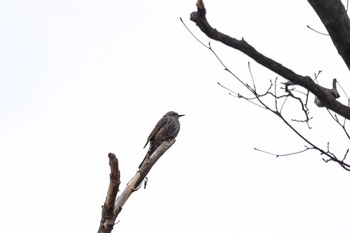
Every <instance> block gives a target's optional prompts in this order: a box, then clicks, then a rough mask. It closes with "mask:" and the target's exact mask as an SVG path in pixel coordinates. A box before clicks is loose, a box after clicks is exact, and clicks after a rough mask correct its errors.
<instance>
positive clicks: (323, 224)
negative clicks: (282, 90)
mask: <svg viewBox="0 0 350 233" xmlns="http://www.w3.org/2000/svg"><path fill="white" fill-rule="evenodd" d="M195 2H196V1H188V0H187V1H172V2H170V1H157V0H152V1H134V0H131V1H123V2H122V3H121V2H120V1H109V0H108V1H107V0H105V1H77V0H71V1H64V0H63V1H39V0H37V1H35V0H34V1H21V0H18V1H1V2H0V34H1V36H0V184H1V190H2V191H1V198H0V206H1V208H0V215H1V219H2V220H1V224H0V232H7V233H12V232H16V233H17V232H37V233H41V232H47V231H50V232H51V233H56V232H57V233H58V232H67V231H68V232H96V231H97V229H98V225H99V221H100V216H101V215H100V214H101V206H102V204H103V202H104V200H105V195H106V192H107V188H108V182H109V176H108V175H109V171H110V170H109V165H108V158H107V154H108V152H114V153H116V155H117V156H118V158H119V161H120V169H121V178H122V186H121V188H123V187H124V185H125V184H126V183H127V182H128V181H129V180H130V179H131V177H132V176H133V175H134V174H135V172H136V170H137V166H138V164H139V163H140V161H141V160H142V159H143V156H144V155H145V153H146V150H144V149H142V147H143V145H144V143H145V141H146V138H147V136H148V134H149V133H150V131H151V130H152V128H153V126H154V125H155V124H156V122H157V121H158V120H159V118H160V117H162V116H163V114H164V113H166V112H167V111H169V110H174V111H177V112H179V113H181V114H186V117H183V118H181V126H182V128H181V131H180V133H179V136H178V139H177V142H176V143H175V144H174V146H173V147H172V148H171V149H170V150H169V151H168V152H167V153H166V154H165V155H164V157H162V158H161V160H160V161H159V162H158V163H157V164H156V166H155V167H154V168H153V170H152V171H151V173H150V174H149V183H148V187H147V189H146V190H143V189H142V190H139V191H138V192H136V193H134V194H133V195H132V196H131V198H130V199H129V200H128V202H127V203H126V205H125V208H124V209H123V211H122V213H121V214H120V216H119V220H120V222H119V223H118V225H116V226H115V228H116V230H115V232H123V233H129V232H140V231H143V232H152V233H158V232H159V233H160V232H167V233H171V232H203V233H204V232H221V233H225V232H240V233H245V232H247V233H248V232H249V233H253V232H259V233H261V232H267V233H280V232H284V233H294V232H298V233H309V232H318V233H325V232H327V233H328V232H337V233H343V232H344V233H345V232H348V231H349V227H350V199H349V197H350V186H349V185H348V184H349V173H348V172H345V171H344V170H342V169H341V168H340V167H339V166H337V165H336V164H331V163H328V164H326V163H324V162H323V161H322V159H321V158H322V157H321V156H320V155H319V153H317V152H316V151H313V152H308V153H304V154H298V155H294V156H289V157H283V158H278V159H276V158H275V157H273V156H270V155H266V154H263V153H260V152H256V151H255V150H254V149H253V148H254V147H258V148H260V149H263V150H268V151H271V152H276V153H289V152H293V151H297V150H300V149H303V147H304V143H303V142H302V141H301V140H300V139H299V138H297V137H296V136H295V135H293V134H292V133H291V132H290V131H289V130H288V129H287V128H286V127H285V126H284V125H283V124H282V123H281V122H280V121H278V120H277V118H275V117H274V116H272V115H271V114H269V113H268V112H267V111H264V110H262V109H260V108H257V107H255V106H254V105H251V104H248V103H247V102H245V101H244V100H240V99H235V98H231V97H230V96H229V95H228V93H227V91H225V90H224V89H222V88H220V87H219V86H218V85H217V84H216V83H217V82H218V81H219V82H221V83H224V84H225V85H227V86H228V87H230V88H231V89H233V90H236V91H239V92H242V91H243V89H242V88H240V87H239V84H238V83H237V82H236V81H234V79H233V78H232V77H231V76H230V75H229V74H228V73H227V72H225V71H224V70H223V68H222V67H221V66H220V64H219V63H218V61H217V60H216V59H215V58H214V56H213V55H212V54H211V53H210V51H209V50H206V49H205V48H204V47H203V46H201V45H200V44H199V43H198V42H196V41H195V40H194V39H193V37H191V35H190V34H189V33H188V32H187V31H186V30H185V28H184V27H183V25H182V24H181V22H180V20H179V17H182V18H183V20H184V21H185V23H186V24H187V25H188V26H189V27H190V28H191V30H192V31H193V32H194V33H196V35H197V36H198V37H199V38H200V39H201V40H202V41H203V42H204V43H208V42H209V41H211V40H209V39H208V38H206V37H205V36H204V35H203V34H202V33H201V32H199V30H198V28H197V27H196V26H195V25H194V23H192V22H190V21H189V15H190V13H191V12H192V11H194V10H196V7H195ZM205 4H206V6H207V11H208V14H207V17H208V20H209V22H210V23H211V24H212V26H213V27H216V28H218V29H219V30H221V31H223V32H225V33H227V34H230V35H231V36H233V37H236V38H239V39H240V38H241V37H244V38H245V40H246V41H248V42H249V43H251V44H252V45H253V46H254V47H255V48H256V49H258V50H259V51H261V52H263V53H265V55H267V56H269V57H271V58H273V59H276V60H277V61H279V62H281V63H282V64H284V65H286V66H288V67H290V68H292V69H294V71H295V72H297V73H299V74H301V75H310V76H313V74H314V73H317V72H318V71H319V70H322V71H323V72H322V75H321V76H320V78H319V82H320V83H322V84H324V85H325V86H329V85H330V84H331V80H332V79H333V78H337V79H338V81H339V82H340V83H341V84H342V86H343V87H344V88H345V89H347V88H346V87H347V86H349V80H348V79H349V78H348V77H347V76H348V70H347V68H346V67H345V65H344V63H343V62H342V60H341V59H340V58H339V56H338V55H337V52H336V51H335V49H334V47H333V46H332V44H331V41H330V38H329V37H326V36H321V35H319V34H316V33H314V32H313V31H311V30H309V29H307V27H306V25H310V26H312V27H314V28H315V29H318V30H320V31H325V29H324V27H323V26H322V25H321V23H320V21H319V19H318V17H317V15H316V14H315V13H314V12H313V11H312V8H311V7H310V6H309V5H308V3H307V1H279V0H267V1H259V0H251V1H243V0H241V1H238V0H236V1H224V0H222V1H218V0H215V1H213V0H208V1H205ZM211 44H212V46H213V47H214V49H215V50H216V52H217V53H218V54H219V55H220V56H221V58H222V59H223V60H224V62H225V64H226V65H227V66H228V67H229V68H230V69H231V70H232V71H233V72H234V73H235V74H236V75H238V76H239V77H240V78H242V79H243V80H246V82H250V80H251V79H250V76H249V71H248V69H247V63H248V61H250V62H251V65H252V67H253V72H254V75H255V78H256V82H257V84H260V85H259V87H261V90H264V88H265V87H266V85H267V83H268V80H269V79H274V78H275V77H276V74H274V73H272V72H269V71H267V70H266V69H264V68H261V67H260V66H259V65H257V64H256V63H255V62H253V61H252V60H251V59H250V58H248V57H247V56H245V55H243V54H241V53H240V52H238V51H235V50H233V49H229V48H227V47H225V46H223V45H220V44H219V43H216V42H214V41H211ZM341 95H342V97H343V99H342V100H344V98H345V97H344V94H343V93H341ZM311 110H312V115H313V117H314V120H313V121H312V122H311V124H312V127H313V129H312V130H311V131H307V130H305V132H306V133H307V135H309V137H310V139H311V140H312V141H313V142H315V143H319V145H320V146H323V148H325V146H326V143H327V141H330V142H331V148H332V147H333V149H334V150H335V151H336V152H339V154H340V155H341V154H342V153H344V152H345V150H346V149H347V145H348V141H347V140H344V134H343V133H342V131H341V129H340V128H339V127H337V126H336V124H335V123H334V122H332V121H331V119H330V117H329V115H328V113H327V112H326V110H325V109H317V108H316V107H314V106H312V107H311ZM290 111H292V112H293V111H295V112H297V111H298V109H297V108H296V109H290ZM301 128H302V129H305V128H306V127H305V126H302V127H301Z"/></svg>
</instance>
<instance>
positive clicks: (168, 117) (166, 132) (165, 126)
mask: <svg viewBox="0 0 350 233" xmlns="http://www.w3.org/2000/svg"><path fill="white" fill-rule="evenodd" d="M182 116H185V115H179V114H178V113H177V112H173V111H170V112H168V113H166V114H165V115H164V116H163V117H162V118H161V119H160V120H159V121H158V123H157V124H156V126H155V127H154V129H153V130H152V132H151V134H150V135H149V136H148V138H147V141H146V144H145V146H144V147H143V148H145V147H146V146H147V144H148V143H149V144H150V146H149V149H148V152H147V154H146V156H145V158H144V159H143V161H142V162H141V164H140V165H139V168H141V166H142V164H143V162H144V161H145V160H146V158H149V157H150V156H151V155H152V154H153V152H154V151H155V150H156V149H157V148H158V147H159V146H160V145H161V144H162V143H163V142H164V141H168V140H171V139H175V138H176V136H177V134H178V133H179V131H180V122H179V118H180V117H182Z"/></svg>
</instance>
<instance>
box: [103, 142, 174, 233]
mask: <svg viewBox="0 0 350 233" xmlns="http://www.w3.org/2000/svg"><path fill="white" fill-rule="evenodd" d="M174 143H175V139H172V140H170V141H169V142H167V141H165V142H163V143H162V144H161V145H160V146H159V147H158V148H157V149H156V150H155V151H154V152H153V154H152V155H151V156H150V157H149V158H147V159H146V160H145V161H144V163H143V164H142V166H141V168H140V169H139V170H138V171H137V172H136V175H135V176H134V177H133V178H132V179H131V180H130V181H129V182H128V184H127V185H126V187H125V189H124V190H123V192H122V193H121V194H120V196H119V197H118V198H117V199H116V196H117V193H118V191H119V185H120V173H119V168H118V160H117V158H116V157H115V155H114V154H112V153H109V154H108V157H109V161H110V166H111V175H110V185H109V188H108V192H107V197H106V202H105V204H104V205H103V207H102V217H101V222H100V227H99V229H98V233H111V232H112V230H113V227H114V225H115V221H116V219H117V217H118V215H119V213H120V212H121V211H122V208H123V206H124V204H125V202H126V201H127V200H128V198H129V197H130V196H131V194H132V193H133V192H134V191H136V190H138V187H139V186H140V184H141V182H142V181H143V180H144V179H145V177H146V176H147V174H148V173H149V171H150V170H151V168H152V167H153V165H154V164H155V163H156V162H157V161H158V159H159V158H160V157H161V156H162V155H163V154H164V153H165V152H166V151H167V150H168V149H169V148H170V147H171V146H172V145H173V144H174Z"/></svg>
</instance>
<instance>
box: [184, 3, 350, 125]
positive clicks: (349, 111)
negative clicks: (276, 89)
mask: <svg viewBox="0 0 350 233" xmlns="http://www.w3.org/2000/svg"><path fill="white" fill-rule="evenodd" d="M205 13H206V9H205V7H204V4H203V1H202V0H198V1H197V11H196V12H192V13H191V18H190V19H191V20H192V21H193V22H195V23H196V24H197V26H198V27H199V28H200V29H201V30H202V32H203V33H204V34H206V35H207V36H208V37H209V38H211V39H214V40H217V41H220V42H222V43H223V44H225V45H227V46H229V47H231V48H234V49H237V50H239V51H241V52H242V53H244V54H246V55H247V56H249V57H251V58H252V59H254V60H255V61H256V62H258V63H259V64H261V65H262V66H264V67H266V68H268V69H270V70H271V71H273V72H275V73H277V74H278V75H280V76H282V77H284V78H285V79H287V80H289V81H291V82H292V83H294V84H296V85H300V86H302V87H304V88H306V89H307V90H309V91H310V92H311V93H313V94H314V95H315V96H316V97H317V98H318V99H319V100H320V101H322V103H323V104H324V105H325V106H326V107H327V108H329V109H331V110H332V111H334V112H336V113H338V114H339V115H341V116H343V117H345V118H346V119H350V108H348V107H347V106H345V105H343V104H341V103H340V102H338V101H337V100H336V99H335V97H334V96H333V95H332V93H331V92H330V91H327V89H326V88H324V87H322V86H320V85H318V84H316V83H315V82H314V81H313V80H312V79H311V78H310V77H309V76H301V75H299V74H296V73H295V72H294V71H292V70H290V69H288V68H286V67H285V66H283V65H282V64H280V63H278V62H276V61H274V60H272V59H270V58H268V57H266V56H264V55H263V54H261V53H259V52H258V51H257V50H256V49H255V48H254V47H252V46H251V45H250V44H248V43H247V42H246V41H245V40H244V39H243V38H242V39H241V40H237V39H235V38H232V37H230V36H228V35H225V34H223V33H221V32H219V31H218V30H216V29H214V28H212V27H211V26H210V24H209V23H208V21H207V19H206V17H205Z"/></svg>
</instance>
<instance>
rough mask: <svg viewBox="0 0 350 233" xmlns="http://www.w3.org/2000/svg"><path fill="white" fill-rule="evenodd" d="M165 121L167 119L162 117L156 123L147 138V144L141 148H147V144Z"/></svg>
mask: <svg viewBox="0 0 350 233" xmlns="http://www.w3.org/2000/svg"><path fill="white" fill-rule="evenodd" d="M167 121H168V118H167V117H162V118H161V119H160V120H159V121H158V123H157V124H156V126H155V127H154V129H153V130H152V132H151V133H150V135H149V136H148V138H147V142H146V144H145V146H144V147H143V148H145V147H146V146H147V144H148V142H149V141H150V140H151V139H152V138H153V137H154V136H155V135H156V134H157V133H158V132H159V130H160V129H161V128H162V127H163V126H164V125H165V124H166V123H167Z"/></svg>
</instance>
